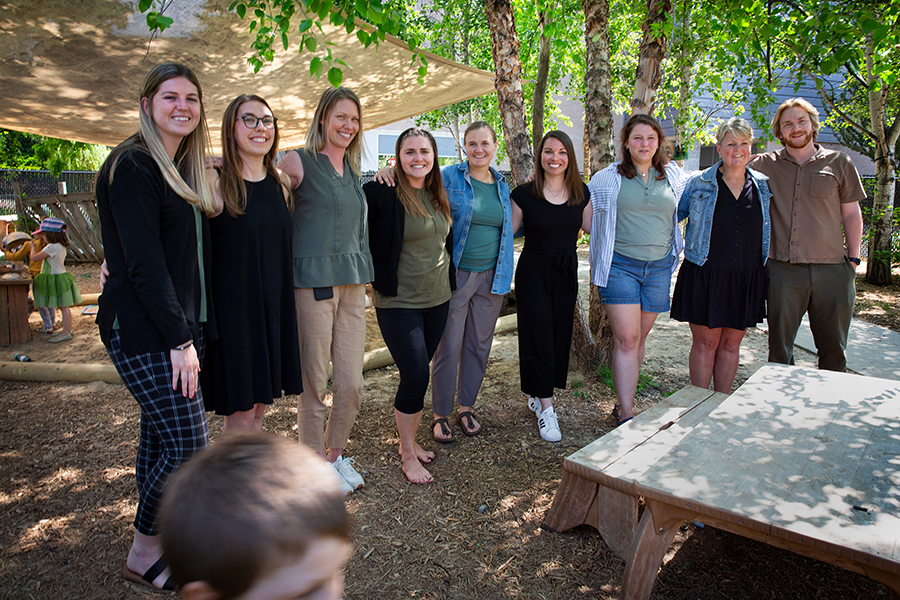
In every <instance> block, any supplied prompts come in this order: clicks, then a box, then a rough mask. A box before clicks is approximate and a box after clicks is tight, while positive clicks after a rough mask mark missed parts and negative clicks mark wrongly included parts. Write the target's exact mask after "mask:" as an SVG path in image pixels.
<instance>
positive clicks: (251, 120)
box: [240, 115, 278, 129]
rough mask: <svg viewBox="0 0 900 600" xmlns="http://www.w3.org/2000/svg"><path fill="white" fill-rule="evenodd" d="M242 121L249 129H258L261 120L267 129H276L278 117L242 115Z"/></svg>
mask: <svg viewBox="0 0 900 600" xmlns="http://www.w3.org/2000/svg"><path fill="white" fill-rule="evenodd" d="M240 119H241V121H243V122H244V127H246V128H247V129H256V128H257V127H259V123H260V121H261V122H262V124H263V127H265V128H266V129H274V128H275V123H277V122H278V119H276V118H275V117H257V116H256V115H241V117H240Z"/></svg>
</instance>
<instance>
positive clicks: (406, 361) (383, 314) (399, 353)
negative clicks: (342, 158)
mask: <svg viewBox="0 0 900 600" xmlns="http://www.w3.org/2000/svg"><path fill="white" fill-rule="evenodd" d="M449 308H450V302H449V301H448V302H444V303H443V304H439V305H438V306H433V307H431V308H376V309H375V315H376V316H377V317H378V326H379V327H380V328H381V336H382V337H383V338H384V343H385V344H387V347H388V350H390V351H391V356H393V357H394V362H395V363H396V364H397V369H398V370H399V371H400V385H399V386H398V387H397V395H396V396H395V397H394V408H396V409H397V410H399V411H400V412H402V413H404V414H407V415H414V414H416V413H418V412H422V409H423V408H424V407H425V391H426V390H427V389H428V377H429V369H428V363H430V362H431V358H432V357H433V356H434V351H435V350H436V349H437V346H438V342H440V341H441V336H442V335H443V334H444V325H446V324H447V314H448V311H449Z"/></svg>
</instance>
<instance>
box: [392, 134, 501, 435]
mask: <svg viewBox="0 0 900 600" xmlns="http://www.w3.org/2000/svg"><path fill="white" fill-rule="evenodd" d="M463 140H464V141H463V143H464V144H465V149H466V156H467V157H468V160H466V161H465V162H462V163H459V164H455V165H450V166H447V167H444V168H443V169H441V177H442V178H443V180H444V188H445V189H446V190H447V199H448V200H449V201H450V214H451V217H452V219H453V265H454V266H455V267H456V290H455V291H454V292H453V295H452V296H451V297H450V313H449V316H448V318H447V325H446V327H445V328H444V335H443V337H441V342H440V344H439V345H438V347H437V350H436V351H435V354H434V360H433V362H432V367H431V408H432V411H433V413H434V423H433V424H432V435H433V436H434V439H435V441H437V442H440V443H442V444H446V443H449V442H452V441H453V432H452V431H451V430H450V427H449V426H448V425H447V419H448V417H449V416H450V414H451V413H452V412H453V399H454V397H456V399H457V402H458V404H459V416H458V417H457V420H456V422H457V424H458V425H459V427H460V429H461V430H462V432H463V433H464V434H465V435H467V436H472V435H477V434H478V433H479V432H480V431H481V424H480V423H479V422H478V421H477V420H476V419H475V414H474V412H473V410H472V407H473V406H474V405H475V399H476V397H477V396H478V391H479V390H480V389H481V382H482V381H483V380H484V372H485V369H486V368H487V362H488V357H489V356H490V352H491V341H492V340H493V337H494V325H495V324H496V322H497V317H498V316H499V315H500V307H501V304H502V302H503V295H504V294H506V293H508V292H509V290H510V287H511V285H512V278H513V233H514V232H513V228H512V205H511V203H510V199H509V185H508V184H507V183H506V180H504V179H503V175H501V174H500V172H499V171H497V170H496V169H495V168H493V167H492V166H491V162H493V160H494V156H495V155H496V153H497V134H496V133H495V132H494V129H493V128H492V127H491V126H490V125H489V124H487V123H485V122H484V121H476V122H475V123H472V124H471V125H469V127H468V128H467V129H466V133H465V136H464V137H463ZM375 179H376V181H379V182H382V183H387V184H388V185H393V170H392V169H390V168H387V169H382V170H381V171H379V172H378V174H377V175H376V176H375ZM457 382H458V383H459V392H458V394H457Z"/></svg>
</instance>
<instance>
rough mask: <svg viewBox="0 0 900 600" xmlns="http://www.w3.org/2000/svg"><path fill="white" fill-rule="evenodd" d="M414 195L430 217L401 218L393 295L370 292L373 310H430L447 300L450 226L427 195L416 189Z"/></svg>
mask: <svg viewBox="0 0 900 600" xmlns="http://www.w3.org/2000/svg"><path fill="white" fill-rule="evenodd" d="M416 196H417V197H418V199H419V201H420V202H421V203H422V204H423V205H424V206H425V208H426V210H428V214H429V215H430V216H428V217H413V216H410V215H409V214H406V215H404V222H403V248H402V250H401V251H400V265H399V266H398V267H397V295H396V296H383V295H381V294H379V293H378V292H377V291H373V294H372V303H373V304H374V305H375V307H376V308H431V307H433V306H438V305H439V304H443V303H444V302H446V301H448V300H449V299H450V273H449V269H450V255H449V254H448V253H447V246H446V241H447V235H448V234H449V233H450V224H449V223H448V222H447V218H446V217H445V216H444V214H443V213H442V212H440V211H439V210H437V209H436V208H434V206H433V205H432V204H431V194H429V193H428V192H427V191H426V190H416Z"/></svg>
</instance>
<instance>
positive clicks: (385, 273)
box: [363, 181, 456, 296]
mask: <svg viewBox="0 0 900 600" xmlns="http://www.w3.org/2000/svg"><path fill="white" fill-rule="evenodd" d="M363 191H364V192H365V193H366V202H367V203H368V205H369V211H368V213H369V250H370V251H371V252H372V263H373V264H374V266H375V281H373V282H372V287H374V288H375V290H376V291H377V292H378V293H379V294H381V295H383V296H396V295H397V269H398V268H399V266H400V252H401V251H402V250H403V227H404V223H405V222H406V211H405V210H403V204H401V203H400V199H399V198H398V197H397V188H395V187H388V186H386V185H384V184H381V183H378V182H377V181H370V182H369V183H367V184H365V185H364V186H363ZM446 248H447V254H448V255H449V256H450V257H451V259H452V257H453V228H452V227H451V228H450V234H449V235H448V236H447V241H446ZM448 270H449V271H450V289H451V290H455V289H456V267H455V266H453V260H450V268H449V269H448Z"/></svg>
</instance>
